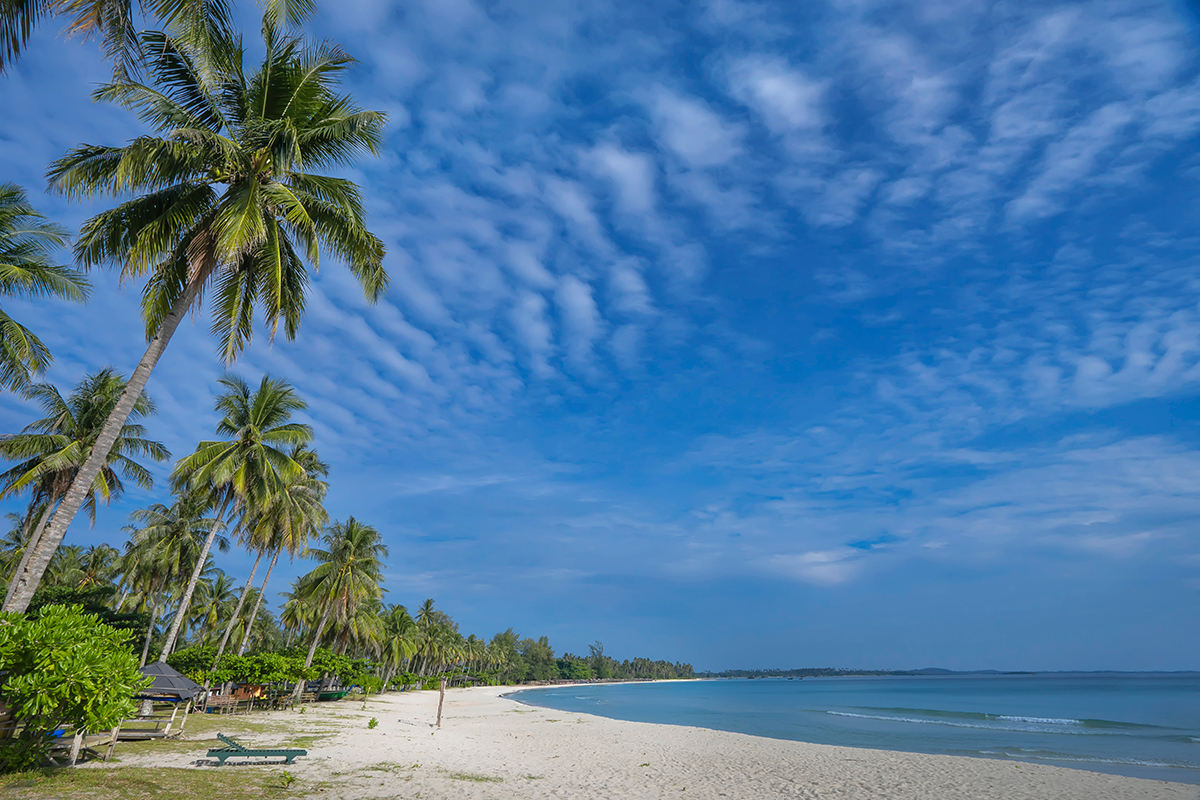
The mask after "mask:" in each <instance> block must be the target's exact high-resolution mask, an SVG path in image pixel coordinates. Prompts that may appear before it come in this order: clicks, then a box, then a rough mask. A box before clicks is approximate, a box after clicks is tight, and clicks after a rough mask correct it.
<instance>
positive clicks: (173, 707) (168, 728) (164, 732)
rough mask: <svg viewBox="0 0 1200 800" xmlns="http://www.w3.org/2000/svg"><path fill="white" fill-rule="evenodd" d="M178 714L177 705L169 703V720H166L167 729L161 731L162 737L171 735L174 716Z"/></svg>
mask: <svg viewBox="0 0 1200 800" xmlns="http://www.w3.org/2000/svg"><path fill="white" fill-rule="evenodd" d="M178 713H179V703H171V718H170V719H169V720H167V729H166V730H165V731H163V736H167V735H169V734H170V733H171V726H172V725H174V724H175V715H176V714H178Z"/></svg>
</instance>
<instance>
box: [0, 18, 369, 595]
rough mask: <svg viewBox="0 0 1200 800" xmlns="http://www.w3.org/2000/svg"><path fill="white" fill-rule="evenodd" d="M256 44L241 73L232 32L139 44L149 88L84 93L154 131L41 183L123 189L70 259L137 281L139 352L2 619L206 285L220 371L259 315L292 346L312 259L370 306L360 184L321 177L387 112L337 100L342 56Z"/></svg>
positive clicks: (364, 145)
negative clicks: (255, 58) (208, 40)
mask: <svg viewBox="0 0 1200 800" xmlns="http://www.w3.org/2000/svg"><path fill="white" fill-rule="evenodd" d="M263 34H264V51H265V52H264V55H263V59H262V62H261V64H260V66H259V67H258V68H257V69H255V70H246V69H244V68H243V62H244V60H245V49H244V47H243V45H242V42H241V40H240V38H235V37H232V36H222V37H218V39H217V40H214V46H213V47H212V48H199V47H194V46H192V45H191V44H189V43H188V42H187V41H186V40H183V39H180V38H175V37H172V36H170V35H166V34H161V33H147V34H144V35H143V36H142V37H141V40H140V44H141V47H142V57H143V58H144V60H145V62H146V64H147V74H148V75H149V78H148V79H147V81H146V82H145V83H141V82H137V81H132V80H123V81H118V82H114V83H111V84H108V85H106V86H103V87H101V88H100V89H98V90H97V93H96V98H97V99H98V100H104V101H109V102H114V103H117V104H119V105H122V106H124V107H126V108H128V109H130V110H131V111H133V112H135V113H137V114H138V115H139V116H140V117H141V119H142V121H143V122H145V123H146V124H147V125H150V126H151V127H152V128H153V129H154V130H155V131H156V133H157V134H158V135H155V136H143V137H140V138H138V139H136V140H134V141H133V142H131V143H130V144H128V145H127V146H125V147H104V146H91V145H87V146H83V147H79V148H76V149H75V150H73V151H72V152H70V153H68V154H67V155H66V156H64V157H63V158H62V159H60V160H58V161H57V162H55V163H54V164H53V165H52V166H51V169H50V175H49V177H50V183H51V188H52V189H54V190H56V191H58V192H61V193H63V194H65V195H67V196H68V197H71V198H80V199H83V198H93V197H96V196H99V195H115V196H127V195H134V197H133V199H131V200H128V201H126V202H123V203H121V204H120V205H118V206H117V207H116V208H114V209H112V210H109V211H104V212H102V213H100V214H98V215H96V216H95V217H92V218H91V219H90V220H88V221H87V222H86V223H84V226H83V230H82V231H81V233H80V236H79V238H78V239H77V240H76V244H75V255H76V259H77V261H78V262H79V263H80V264H81V265H82V266H84V267H86V268H88V269H90V268H93V267H99V266H101V265H113V266H115V267H117V268H118V269H119V270H120V271H121V273H122V276H123V277H125V278H128V279H136V278H139V277H141V276H144V275H149V280H148V283H147V285H146V287H145V290H144V292H143V304H142V310H143V317H144V318H145V320H146V333H147V337H148V338H149V340H150V343H149V346H148V348H147V350H146V354H145V355H144V356H143V357H142V360H141V362H140V363H139V364H138V366H137V369H135V370H134V373H133V377H132V378H131V380H130V383H129V387H128V389H127V391H126V393H125V395H124V396H123V397H122V398H121V401H120V402H119V403H118V404H117V406H116V407H115V408H114V410H113V413H112V415H111V417H110V418H109V421H108V424H107V425H106V426H105V429H104V431H103V432H102V434H101V436H100V437H99V439H98V440H97V444H96V447H95V448H94V449H93V453H92V457H91V458H90V459H89V460H88V461H87V462H86V463H85V464H84V467H83V468H82V469H81V470H80V473H79V477H78V479H77V481H76V482H75V483H74V484H73V485H72V486H71V488H70V489H69V490H68V492H67V496H66V498H65V499H64V501H63V502H62V504H61V505H60V507H59V508H58V509H57V510H56V511H55V513H54V517H53V518H52V520H51V522H50V524H49V526H48V527H47V530H46V534H45V536H44V537H43V539H42V540H41V541H39V542H38V545H37V548H36V550H35V553H34V556H33V557H32V558H31V559H30V561H29V564H28V565H27V566H26V568H25V570H24V571H23V572H22V574H21V576H20V577H19V579H18V584H19V586H18V588H17V591H16V592H15V593H14V596H13V598H12V599H11V601H10V602H9V603H8V604H7V605H6V606H5V610H12V611H21V610H24V609H25V607H26V606H27V605H28V601H29V598H30V597H31V596H32V592H33V590H34V589H36V587H37V582H38V580H40V578H41V575H42V572H44V571H45V568H46V564H48V563H49V561H50V557H51V555H52V554H53V551H54V549H55V548H57V547H58V545H59V544H60V543H61V542H62V539H63V536H64V534H65V533H66V530H67V527H68V526H69V525H70V523H71V520H72V519H74V516H75V514H76V512H77V511H78V510H79V507H80V505H81V504H82V502H83V499H84V496H85V491H86V488H87V487H88V486H90V485H91V480H92V476H93V475H94V473H95V472H97V471H98V470H99V469H100V466H101V465H102V464H103V460H104V454H105V453H107V448H108V447H109V445H110V444H111V443H112V442H113V441H115V440H116V437H117V434H118V432H119V431H120V427H121V425H122V424H123V423H124V420H125V417H126V415H127V414H128V413H129V411H130V410H131V409H132V408H133V404H134V403H135V401H136V399H137V397H138V396H139V395H140V394H141V392H142V389H143V388H144V387H145V385H146V381H147V380H148V379H149V377H150V373H151V371H152V370H153V369H154V365H155V364H156V363H157V362H158V359H159V358H160V357H161V356H162V353H163V351H164V349H165V348H166V346H167V343H168V342H169V341H170V339H171V336H172V334H173V333H174V332H175V329H176V327H177V326H178V325H179V322H180V321H181V320H182V319H183V316H184V314H186V313H187V311H188V309H190V308H192V307H193V306H195V305H197V303H198V302H199V300H200V297H201V292H202V290H203V289H205V288H208V289H209V290H210V291H209V293H208V294H209V297H210V298H211V305H212V310H213V331H214V332H215V333H216V335H217V336H218V337H219V339H220V347H221V352H222V355H223V356H224V358H225V359H226V361H227V362H232V361H233V360H234V359H235V358H236V357H237V355H238V354H239V353H240V352H241V351H242V349H243V348H245V347H246V346H247V344H248V343H249V341H250V337H251V333H252V331H253V323H254V308H255V307H256V306H257V307H258V308H259V309H260V310H261V311H262V314H263V316H264V318H265V321H266V324H267V327H268V328H269V329H270V330H271V331H272V335H274V332H275V331H277V330H278V328H279V326H280V325H281V324H282V326H283V331H284V334H285V335H286V336H287V337H288V338H292V337H293V336H295V334H296V332H297V331H298V329H299V326H300V321H301V319H302V317H303V316H304V308H305V295H306V292H307V287H308V267H309V265H310V264H311V265H312V266H313V267H314V268H315V267H316V265H317V262H318V258H319V255H320V253H321V252H322V251H325V252H326V253H329V254H332V255H333V256H334V257H336V258H338V259H339V260H341V261H343V262H345V263H346V264H347V266H349V268H350V271H351V272H352V273H353V275H354V276H355V278H357V279H358V281H359V283H360V285H361V286H362V289H363V292H364V294H365V296H366V297H367V299H368V300H369V301H372V302H374V301H375V300H377V299H378V298H379V296H380V295H381V294H382V293H383V291H384V290H385V288H386V286H387V281H388V279H387V273H386V272H385V271H384V269H383V254H384V247H383V243H382V242H381V241H380V240H379V239H378V238H377V237H376V236H375V235H374V234H372V233H371V232H370V231H368V230H367V228H366V224H365V222H364V213H363V206H362V199H361V196H360V193H359V189H358V187H357V186H355V185H354V183H352V182H351V181H349V180H346V179H343V178H332V177H325V176H322V175H320V174H318V171H323V170H326V169H328V168H331V167H333V168H340V167H343V166H345V165H347V164H349V163H350V162H351V161H353V160H354V158H355V157H357V156H358V155H360V154H364V153H376V152H377V150H378V145H379V143H380V141H381V139H382V135H383V129H384V125H385V123H386V117H385V116H384V115H383V114H379V113H377V112H373V111H364V110H361V109H359V108H358V107H357V106H356V105H355V104H354V102H353V100H352V99H351V98H349V97H348V96H345V95H340V94H338V93H337V91H336V89H337V81H338V79H339V77H340V75H341V73H342V72H343V71H344V70H345V69H346V68H347V67H348V66H349V65H350V64H351V63H352V62H353V59H351V58H350V56H349V55H347V54H346V53H345V52H344V51H342V50H341V49H340V48H337V47H334V46H329V45H307V44H305V43H304V42H303V41H301V40H300V39H298V38H294V37H289V36H285V35H283V34H282V33H281V31H280V28H279V26H278V24H276V23H273V22H272V21H271V20H270V19H267V20H265V21H264V24H263Z"/></svg>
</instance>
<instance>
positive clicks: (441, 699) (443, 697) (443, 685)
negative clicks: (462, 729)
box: [437, 678, 446, 728]
mask: <svg viewBox="0 0 1200 800" xmlns="http://www.w3.org/2000/svg"><path fill="white" fill-rule="evenodd" d="M444 702H446V679H445V678H442V680H441V690H440V691H439V692H438V721H437V726H438V727H439V728H440V727H442V703H444Z"/></svg>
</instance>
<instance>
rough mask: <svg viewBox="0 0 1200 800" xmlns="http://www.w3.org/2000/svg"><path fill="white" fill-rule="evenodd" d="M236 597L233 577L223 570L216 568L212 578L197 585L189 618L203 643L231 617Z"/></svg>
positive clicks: (197, 636)
mask: <svg viewBox="0 0 1200 800" xmlns="http://www.w3.org/2000/svg"><path fill="white" fill-rule="evenodd" d="M236 597H237V595H236V594H234V583H233V579H232V578H230V577H229V576H228V575H226V574H225V573H224V572H223V571H221V570H216V574H214V575H213V576H212V577H211V578H208V579H207V580H203V581H201V582H200V583H199V584H197V585H196V595H195V597H194V598H193V599H192V607H191V609H190V610H189V613H188V620H189V624H190V625H191V626H193V627H194V628H195V631H196V638H197V639H198V640H199V642H200V643H201V644H204V643H206V642H207V641H208V639H209V637H210V636H212V635H213V634H215V633H216V632H217V631H218V630H219V629H220V625H221V623H222V622H224V621H225V620H226V619H228V618H229V616H230V612H231V611H232V610H233V604H234V602H235V599H236Z"/></svg>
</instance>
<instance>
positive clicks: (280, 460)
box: [159, 375, 313, 661]
mask: <svg viewBox="0 0 1200 800" xmlns="http://www.w3.org/2000/svg"><path fill="white" fill-rule="evenodd" d="M220 384H221V385H222V386H224V387H225V391H224V392H222V393H221V394H219V395H218V396H217V402H216V409H217V411H221V412H224V414H225V416H223V417H222V418H221V421H220V422H218V423H217V434H218V435H223V436H227V437H229V438H227V439H221V440H216V441H209V442H200V444H198V445H196V452H194V453H192V454H191V455H190V456H187V457H186V458H182V459H180V460H179V463H178V464H176V465H175V472H174V473H173V477H174V478H175V481H176V483H177V485H179V486H181V487H183V486H186V487H188V489H190V490H191V491H201V490H203V491H207V492H209V495H210V497H211V499H212V502H213V503H214V505H215V506H216V508H217V509H219V510H220V511H225V510H229V509H232V513H233V515H234V516H235V517H236V516H238V515H241V516H242V517H243V520H245V519H247V518H250V519H253V518H255V515H257V514H258V512H259V511H260V510H261V509H263V508H266V507H267V505H268V504H269V501H270V498H271V497H272V496H273V495H274V494H276V493H278V492H279V491H281V490H282V487H283V486H285V485H286V484H287V483H288V482H289V481H293V480H297V479H298V478H300V477H302V476H303V474H304V468H303V467H302V466H301V465H300V464H298V463H297V462H296V461H295V459H293V458H292V457H291V455H290V451H291V450H293V449H294V448H296V447H299V446H302V445H305V444H308V442H310V441H311V440H312V435H313V434H312V428H310V427H309V426H308V425H304V424H302V423H299V422H293V421H292V414H294V413H295V412H297V411H302V410H304V409H305V408H306V407H307V404H306V403H305V402H304V400H303V399H302V398H301V397H300V396H299V395H298V394H296V390H295V389H293V388H292V387H291V385H289V384H288V383H287V382H286V381H282V380H275V379H273V378H272V377H271V376H270V375H264V376H263V378H262V381H261V382H260V383H259V385H258V388H257V389H251V388H250V385H249V384H248V383H246V382H245V381H244V380H242V379H241V378H238V377H236V376H234V375H226V376H224V377H223V378H221V379H220ZM212 535H215V532H214V534H212ZM212 535H210V537H209V541H208V542H206V543H205V547H204V556H206V555H207V554H208V548H209V546H210V545H211V538H212ZM204 556H201V559H200V562H199V563H198V564H197V567H196V569H197V571H196V572H193V573H192V577H191V580H190V581H189V582H188V587H187V590H186V591H185V592H184V594H183V599H182V601H181V605H180V607H181V608H182V609H183V615H182V616H180V617H177V619H176V621H175V622H174V623H173V624H172V626H171V631H170V633H168V634H167V643H166V645H165V646H164V647H163V651H162V655H161V656H159V660H160V661H166V659H167V656H168V655H170V653H171V648H172V647H174V645H175V639H176V637H177V636H178V635H179V628H180V624H181V623H182V621H183V617H185V616H186V614H187V608H188V604H189V603H190V602H191V599H192V592H194V591H195V588H196V581H198V580H199V579H200V574H199V569H200V566H201V565H202V564H203V562H204ZM251 577H253V576H251ZM248 587H249V583H247V588H248ZM244 601H245V593H244V592H243V594H242V598H241V600H239V602H238V606H237V608H236V609H234V613H233V617H232V618H231V623H232V621H233V620H236V619H237V616H238V614H239V612H240V611H241V606H242V602H244ZM228 638H229V630H226V633H225V640H226V641H228Z"/></svg>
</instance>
